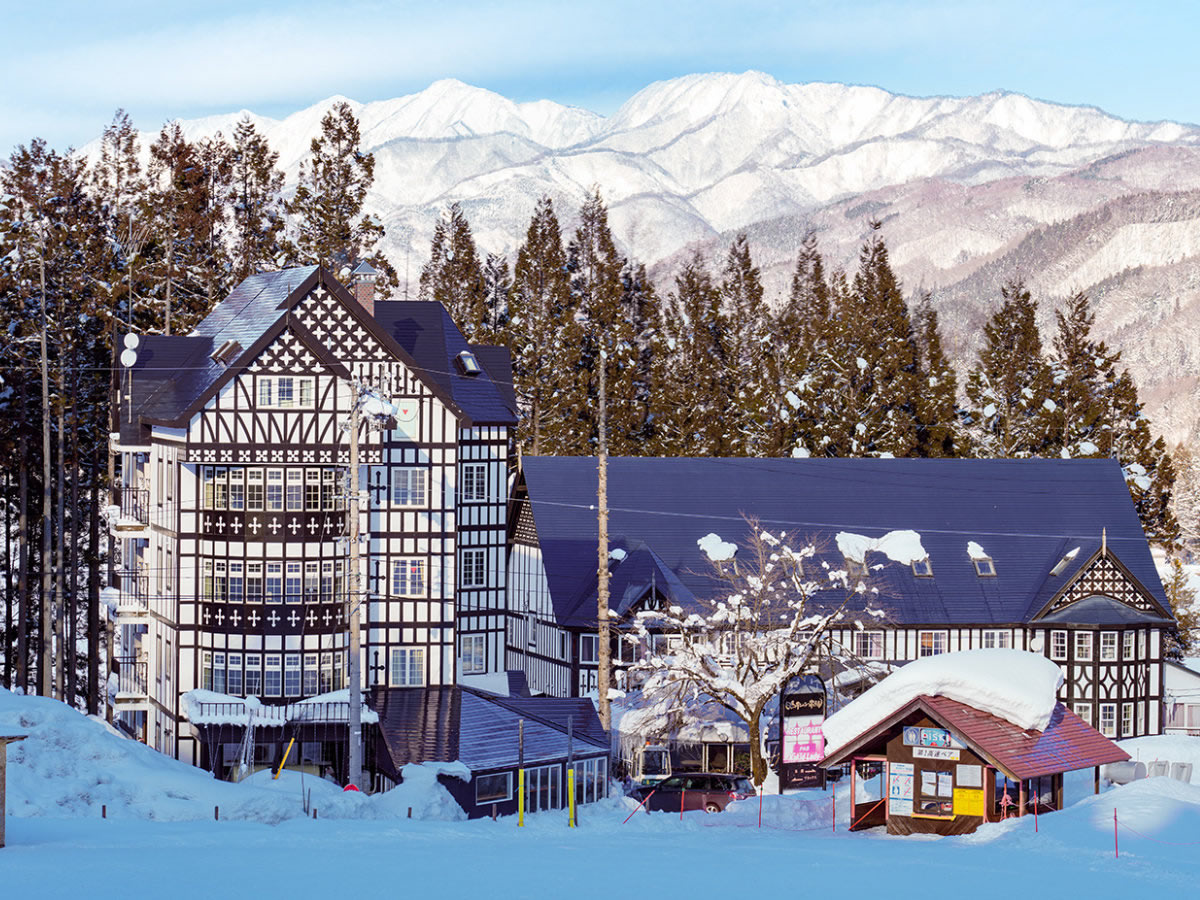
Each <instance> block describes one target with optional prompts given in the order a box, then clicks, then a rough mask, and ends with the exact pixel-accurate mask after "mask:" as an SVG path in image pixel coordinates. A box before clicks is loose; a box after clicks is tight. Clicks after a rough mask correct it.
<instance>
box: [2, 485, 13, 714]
mask: <svg viewBox="0 0 1200 900" xmlns="http://www.w3.org/2000/svg"><path fill="white" fill-rule="evenodd" d="M12 476H13V473H12V469H5V470H4V646H3V647H0V651H2V652H3V653H4V687H5V689H6V690H10V691H11V690H12V678H13V633H14V632H13V587H14V585H13V573H14V572H15V571H16V566H14V565H13V555H12V549H13V542H12V535H13V522H12V514H13V503H12V500H13V497H12V487H13V484H12V481H13V479H12Z"/></svg>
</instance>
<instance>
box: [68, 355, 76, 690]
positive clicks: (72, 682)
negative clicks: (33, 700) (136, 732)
mask: <svg viewBox="0 0 1200 900" xmlns="http://www.w3.org/2000/svg"><path fill="white" fill-rule="evenodd" d="M75 382H76V384H75V396H76V397H78V396H79V377H78V374H77V375H76V377H75ZM67 561H68V563H69V566H68V571H67V598H66V599H67V604H66V606H67V649H66V657H67V698H68V702H69V703H70V704H71V705H72V706H75V705H76V703H75V700H76V698H77V697H78V693H77V689H78V684H77V683H76V682H77V681H78V678H79V673H78V672H77V671H76V666H75V663H76V661H77V659H78V656H79V653H78V648H77V647H76V643H75V641H76V637H77V631H78V628H79V623H78V621H77V619H78V616H77V613H78V611H79V601H78V597H79V593H78V591H79V412H78V409H77V408H75V407H74V405H72V409H71V543H70V547H69V548H68V552H67Z"/></svg>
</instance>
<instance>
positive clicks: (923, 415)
mask: <svg viewBox="0 0 1200 900" xmlns="http://www.w3.org/2000/svg"><path fill="white" fill-rule="evenodd" d="M916 320H917V325H916V337H917V349H918V352H919V354H920V356H919V363H918V369H917V375H918V378H917V389H916V392H915V395H914V400H915V413H916V421H917V448H916V455H918V456H926V457H933V458H940V457H953V456H963V455H967V454H964V453H963V452H962V451H963V449H964V448H963V447H962V444H963V443H964V441H965V440H966V435H965V432H964V430H963V428H962V424H961V422H962V418H961V416H960V414H959V409H958V376H957V375H956V374H955V372H954V366H953V365H951V363H950V360H949V359H948V358H947V357H946V352H945V350H943V349H942V335H941V331H940V329H939V328H938V315H937V311H936V310H935V309H934V308H933V303H932V297H931V296H930V294H929V293H928V292H926V293H924V294H923V295H922V296H921V299H920V301H919V302H918V304H917V309H916Z"/></svg>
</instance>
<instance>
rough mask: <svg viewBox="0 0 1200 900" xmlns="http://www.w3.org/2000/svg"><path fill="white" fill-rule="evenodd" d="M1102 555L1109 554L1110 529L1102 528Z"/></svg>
mask: <svg viewBox="0 0 1200 900" xmlns="http://www.w3.org/2000/svg"><path fill="white" fill-rule="evenodd" d="M1100 555H1101V556H1108V529H1107V528H1101V529H1100Z"/></svg>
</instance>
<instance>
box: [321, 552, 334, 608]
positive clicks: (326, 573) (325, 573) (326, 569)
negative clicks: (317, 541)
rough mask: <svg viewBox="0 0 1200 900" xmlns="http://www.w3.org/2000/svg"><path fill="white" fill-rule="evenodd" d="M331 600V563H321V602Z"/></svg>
mask: <svg viewBox="0 0 1200 900" xmlns="http://www.w3.org/2000/svg"><path fill="white" fill-rule="evenodd" d="M332 600H333V563H331V562H323V563H321V602H323V603H329V602H331V601H332Z"/></svg>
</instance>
